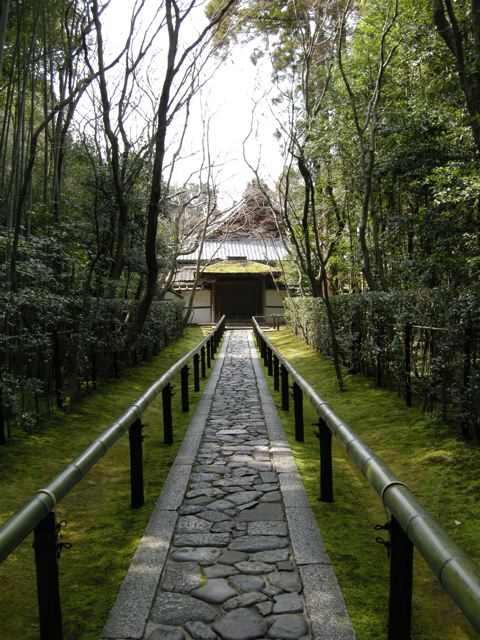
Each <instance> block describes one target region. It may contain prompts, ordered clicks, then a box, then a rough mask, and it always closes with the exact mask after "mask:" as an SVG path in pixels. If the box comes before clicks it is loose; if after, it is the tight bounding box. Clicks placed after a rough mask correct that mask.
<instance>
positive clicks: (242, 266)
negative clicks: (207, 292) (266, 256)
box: [203, 260, 272, 274]
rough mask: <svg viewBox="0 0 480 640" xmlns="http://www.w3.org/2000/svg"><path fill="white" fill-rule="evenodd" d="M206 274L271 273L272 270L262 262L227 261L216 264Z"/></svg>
mask: <svg viewBox="0 0 480 640" xmlns="http://www.w3.org/2000/svg"><path fill="white" fill-rule="evenodd" d="M203 271H204V273H231V274H237V273H257V274H259V273H265V274H266V273H271V272H272V270H271V268H270V267H269V266H268V265H267V264H262V263H261V262H251V261H249V260H243V261H242V260H231V261H229V260H226V261H224V262H214V263H213V264H210V265H208V266H207V267H205V269H204V270H203Z"/></svg>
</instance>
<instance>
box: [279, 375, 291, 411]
mask: <svg viewBox="0 0 480 640" xmlns="http://www.w3.org/2000/svg"><path fill="white" fill-rule="evenodd" d="M280 378H281V381H282V409H283V410H284V411H288V409H289V404H290V399H289V395H288V370H287V368H286V367H285V365H283V364H282V365H281V367H280Z"/></svg>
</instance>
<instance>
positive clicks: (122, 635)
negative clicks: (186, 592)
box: [101, 332, 231, 640]
mask: <svg viewBox="0 0 480 640" xmlns="http://www.w3.org/2000/svg"><path fill="white" fill-rule="evenodd" d="M230 335H231V334H230V333H228V332H227V333H225V335H224V340H223V343H222V346H221V349H220V351H219V352H218V354H217V356H216V359H215V364H214V366H213V369H212V372H211V374H210V377H209V379H208V382H207V384H206V386H205V389H204V392H203V394H202V397H201V398H200V402H199V403H198V405H197V409H196V411H195V413H194V414H193V416H192V420H191V422H190V425H189V427H188V430H187V432H186V434H185V436H184V438H183V441H182V444H181V446H180V449H179V451H178V454H177V456H176V458H175V461H174V463H173V464H172V467H171V469H170V472H169V474H168V476H167V479H166V481H165V483H164V485H163V488H162V491H161V493H160V496H159V498H158V500H157V502H156V504H155V507H154V509H153V512H152V515H151V516H150V519H149V521H148V524H147V526H146V528H145V531H144V533H143V536H142V538H141V540H140V542H139V545H138V547H137V550H136V552H135V555H134V557H133V560H132V562H131V564H130V567H129V569H128V571H127V574H126V576H125V578H124V580H123V582H122V584H121V585H120V589H119V591H118V594H117V598H116V600H115V603H114V605H113V607H112V609H111V610H110V613H109V615H108V618H107V621H106V623H105V626H104V628H103V631H102V635H101V639H102V640H126V639H128V640H141V638H143V636H144V634H145V629H146V625H147V622H148V618H149V615H150V611H151V608H152V605H153V601H154V598H155V594H156V592H157V588H158V585H159V583H160V578H161V575H162V573H163V569H164V565H165V561H166V559H167V555H168V549H169V547H170V543H171V539H172V536H173V532H174V529H175V525H176V522H177V519H178V515H177V512H176V509H178V507H180V505H181V504H182V502H183V499H184V495H185V491H186V489H187V485H188V481H189V478H190V473H191V471H192V466H193V463H194V461H195V456H196V454H197V450H198V447H199V446H200V442H201V440H202V436H203V433H204V430H205V425H206V419H207V416H208V413H209V411H210V407H211V404H212V400H213V394H214V392H215V388H216V386H217V382H218V379H219V377H220V374H221V371H222V367H223V363H224V358H225V352H226V349H227V345H228V343H229V341H230Z"/></svg>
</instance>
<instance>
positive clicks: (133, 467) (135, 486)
mask: <svg viewBox="0 0 480 640" xmlns="http://www.w3.org/2000/svg"><path fill="white" fill-rule="evenodd" d="M142 429H143V425H142V422H141V420H135V422H134V423H133V424H132V425H130V429H129V432H128V439H129V441H130V495H131V506H132V508H133V509H138V508H139V507H143V505H144V504H145V497H144V492H143V448H142V442H143V435H142Z"/></svg>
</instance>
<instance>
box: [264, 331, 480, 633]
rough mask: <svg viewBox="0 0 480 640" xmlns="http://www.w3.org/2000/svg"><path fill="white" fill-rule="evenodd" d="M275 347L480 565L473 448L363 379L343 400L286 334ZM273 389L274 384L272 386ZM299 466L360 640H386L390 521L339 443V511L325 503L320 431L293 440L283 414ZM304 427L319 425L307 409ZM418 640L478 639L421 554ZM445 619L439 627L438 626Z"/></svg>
mask: <svg viewBox="0 0 480 640" xmlns="http://www.w3.org/2000/svg"><path fill="white" fill-rule="evenodd" d="M269 338H270V340H271V341H272V342H273V344H274V345H275V347H276V348H277V349H278V350H279V351H280V352H281V353H282V354H283V355H284V356H285V357H286V358H287V359H288V361H289V362H290V363H291V364H292V365H293V366H294V367H295V369H296V370H297V371H298V372H299V373H300V374H301V375H302V376H303V377H304V378H305V379H306V380H307V381H308V382H309V383H310V384H311V385H312V386H313V387H314V388H315V390H316V391H317V392H318V393H319V394H320V396H321V397H322V398H323V399H324V400H325V401H326V402H328V403H329V404H330V405H331V406H332V407H333V409H334V410H335V412H336V413H337V414H338V415H339V416H340V417H341V418H342V420H345V421H346V422H347V424H349V425H350V427H351V428H353V429H354V431H355V432H356V433H357V434H358V435H359V436H360V437H361V438H362V439H364V440H365V441H366V443H367V444H368V445H369V446H370V447H372V449H373V450H374V451H375V452H376V453H377V455H379V456H380V457H381V458H382V459H383V460H385V462H386V463H387V464H388V465H389V466H390V467H391V468H392V470H393V471H394V473H396V474H397V475H398V476H399V477H400V478H401V479H402V480H403V481H404V482H405V483H406V484H407V485H408V486H409V488H410V489H411V490H412V491H413V493H414V494H415V496H416V497H417V498H418V499H419V500H420V501H421V502H422V504H423V505H424V506H425V507H426V508H427V509H428V510H429V511H430V512H431V513H432V514H433V515H434V517H435V518H437V519H438V520H439V521H440V524H441V525H442V526H443V527H445V529H446V530H447V532H448V533H449V534H450V535H451V536H452V537H453V539H454V540H455V541H456V542H457V543H458V544H460V546H462V547H463V548H464V549H465V551H466V552H467V553H468V554H469V555H470V556H471V557H472V558H473V560H474V561H476V562H477V563H478V562H480V540H479V537H478V530H479V527H480V512H479V505H478V499H477V498H478V490H479V481H478V467H479V464H480V452H479V450H478V448H477V447H473V446H471V445H470V444H469V443H467V442H465V441H463V440H461V439H459V438H457V437H456V436H455V434H452V432H451V431H450V430H448V429H445V427H444V425H442V424H441V423H440V422H439V421H437V420H436V419H434V418H432V417H431V416H426V415H425V414H423V413H421V412H420V411H419V410H417V409H415V408H414V409H407V408H406V407H405V406H404V405H403V403H402V400H401V399H399V398H398V397H397V396H396V394H395V393H394V392H390V391H385V390H381V389H378V388H375V387H374V385H373V384H372V383H371V382H369V381H368V380H367V379H365V378H364V377H363V376H357V375H347V376H346V384H347V389H348V391H347V393H342V392H340V391H339V390H338V386H337V382H336V376H335V373H334V370H333V367H332V364H331V362H330V361H329V360H326V359H324V358H323V357H321V356H320V355H319V354H318V353H315V352H314V351H313V350H312V349H311V348H310V347H308V346H307V345H306V344H305V342H303V341H302V340H300V339H299V338H298V337H296V336H294V335H293V334H292V333H291V331H290V330H289V329H282V330H281V331H278V332H277V331H273V332H271V333H270V334H269ZM268 380H269V381H270V384H272V383H271V381H272V378H268ZM272 393H273V395H274V398H275V400H276V403H277V409H278V412H279V415H280V417H281V420H282V422H283V424H284V426H285V428H286V431H287V435H288V438H289V442H290V444H291V447H292V450H293V453H294V456H295V460H296V463H297V466H298V468H299V471H300V474H301V476H302V480H303V483H304V485H305V488H306V491H307V493H308V496H309V499H310V504H311V506H312V509H313V510H314V513H315V515H316V518H317V522H318V526H319V528H320V531H321V535H322V538H323V540H324V542H325V545H326V547H327V551H328V553H329V555H330V558H331V559H332V563H333V566H334V569H335V573H336V575H337V578H338V580H339V582H340V586H341V589H342V593H343V595H344V598H345V601H346V605H347V608H348V611H349V613H350V615H351V617H352V619H353V622H354V625H355V630H356V634H357V639H358V640H386V638H387V607H388V558H387V554H386V553H385V548H384V547H383V546H381V545H379V544H377V543H376V541H375V539H376V537H377V536H378V535H380V536H381V537H383V538H385V537H386V534H385V533H384V532H381V533H380V534H379V532H378V531H375V529H374V527H375V525H377V524H384V523H385V522H386V520H387V517H386V514H385V511H384V509H383V507H382V504H381V501H380V499H379V497H378V495H377V494H376V493H375V491H374V490H373V489H372V488H371V487H370V486H369V485H368V483H367V482H366V481H365V479H364V478H363V477H362V476H361V475H360V473H359V472H358V470H357V469H356V467H355V466H354V465H353V463H351V462H349V460H348V457H347V456H346V454H345V451H344V450H343V448H342V447H340V446H339V445H337V444H336V441H335V440H334V442H333V468H334V471H333V472H334V502H333V503H331V504H327V503H322V502H320V500H319V453H318V440H317V439H316V438H315V437H314V431H315V430H314V429H307V428H306V429H305V442H304V443H299V442H296V441H295V439H294V420H293V412H292V411H291V412H290V413H286V412H285V411H282V410H281V407H280V395H279V394H278V393H276V392H273V390H272ZM304 413H305V415H304V419H305V425H308V424H310V423H314V422H315V421H316V416H315V413H314V411H313V410H312V408H311V406H310V404H309V403H308V402H305V403H304ZM412 617H413V621H412V622H413V626H412V640H433V639H435V640H474V638H476V637H477V634H476V632H475V630H474V629H473V628H472V627H471V626H470V624H469V623H468V621H467V620H466V619H465V618H464V616H463V615H462V614H461V613H460V611H459V610H458V608H457V607H456V605H455V604H454V603H453V601H452V600H451V599H450V597H449V596H448V595H447V594H446V592H445V591H444V590H443V588H442V587H441V586H440V584H439V583H438V581H437V579H436V577H435V576H434V574H433V573H432V571H431V569H430V568H429V567H428V566H427V565H426V563H425V562H424V561H423V560H422V558H421V557H420V555H419V554H418V553H416V554H415V556H414V588H413V616H412ZM439 619H441V621H442V623H441V624H439Z"/></svg>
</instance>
